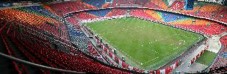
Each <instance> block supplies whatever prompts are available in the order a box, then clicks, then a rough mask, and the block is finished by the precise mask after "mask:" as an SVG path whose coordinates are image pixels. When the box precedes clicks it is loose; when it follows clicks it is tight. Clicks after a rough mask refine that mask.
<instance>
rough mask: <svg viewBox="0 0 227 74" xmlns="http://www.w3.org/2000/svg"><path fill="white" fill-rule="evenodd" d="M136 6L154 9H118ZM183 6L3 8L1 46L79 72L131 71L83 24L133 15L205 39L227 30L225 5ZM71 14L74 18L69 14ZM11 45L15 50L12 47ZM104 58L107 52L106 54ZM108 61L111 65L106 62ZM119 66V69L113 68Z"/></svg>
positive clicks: (115, 3)
mask: <svg viewBox="0 0 227 74" xmlns="http://www.w3.org/2000/svg"><path fill="white" fill-rule="evenodd" d="M199 4H201V5H199ZM137 5H139V6H144V7H148V8H150V9H142V8H134V9H133V8H130V9H129V8H128V9H127V8H115V7H119V6H120V7H121V6H128V7H130V6H137ZM183 5H184V2H182V1H176V2H174V3H173V5H172V6H169V7H168V6H167V3H166V2H165V1H164V0H140V1H139V0H78V1H68V2H62V3H53V4H50V5H45V6H28V7H21V8H13V9H4V10H0V36H1V40H0V42H1V43H2V44H3V45H1V46H4V47H2V48H4V49H6V50H3V51H5V53H7V54H8V55H11V56H16V53H15V52H13V51H15V50H14V48H16V49H17V50H18V51H20V52H21V53H23V55H24V56H25V57H26V58H27V59H28V60H29V61H31V62H34V63H37V64H42V65H47V66H51V67H55V68H62V69H67V70H75V71H78V72H88V73H89V72H91V73H116V74H118V73H126V74H127V73H129V72H130V71H129V66H130V65H129V64H127V63H126V62H124V61H123V60H122V59H121V58H120V57H119V56H118V55H116V54H114V52H112V49H110V48H108V46H107V48H105V49H103V50H102V51H99V50H98V49H96V47H95V46H93V45H92V44H91V41H90V40H89V39H88V37H87V36H86V35H85V33H84V32H83V31H82V30H81V21H92V20H93V19H100V18H101V19H103V17H110V18H111V17H114V16H122V15H126V14H127V13H129V15H130V16H132V17H137V18H141V19H145V20H150V21H154V22H158V23H163V24H165V25H170V26H173V27H176V28H181V29H185V30H190V31H193V32H197V33H201V34H204V35H207V36H212V35H219V34H221V33H223V32H226V31H227V28H226V25H223V24H221V23H218V22H222V23H226V22H227V20H226V19H227V18H226V16H227V13H226V9H227V8H226V7H221V6H219V5H216V4H206V3H198V4H197V5H195V7H194V9H193V10H182V9H183ZM100 8H101V9H100ZM151 9H154V10H151ZM156 10H165V11H156ZM166 11H167V12H166ZM175 11H177V13H176V12H175ZM178 11H179V12H178ZM170 12H173V13H170ZM69 13H71V14H70V15H68V14H69ZM178 13H181V14H178ZM182 14H184V15H182ZM185 14H186V15H190V16H196V17H199V18H200V17H205V18H206V19H211V20H214V21H216V22H213V21H210V20H204V19H198V18H194V17H189V16H186V15H185ZM56 15H58V16H56ZM59 16H60V17H59ZM63 16H64V17H63ZM60 18H64V19H65V20H66V21H68V22H69V23H70V25H68V24H65V21H63V20H62V19H60ZM59 19H60V20H59ZM6 21H7V23H6ZM25 27H27V28H29V29H32V30H34V31H36V33H33V32H29V31H30V30H26V29H27V28H26V29H24V28H25ZM82 27H83V26H82ZM15 29H17V30H15ZM27 31H28V32H27ZM88 31H90V30H88ZM90 32H91V31H90ZM38 33H42V34H44V35H47V36H50V37H51V39H48V38H45V37H42V36H39V34H38ZM6 34H7V35H6ZM35 34H37V35H35ZM92 35H94V34H91V36H92ZM52 38H53V39H59V41H63V42H65V43H66V44H69V43H70V44H72V45H75V46H76V47H77V49H75V48H72V47H69V46H67V45H65V44H61V43H58V45H56V46H55V42H51V41H54V40H53V39H52ZM69 41H70V42H69ZM220 41H221V43H222V44H223V48H222V50H221V51H220V54H221V53H222V52H227V51H226V50H225V49H226V47H227V46H226V44H227V42H226V36H225V37H223V38H221V40H220ZM96 43H97V44H98V45H100V44H102V43H101V41H100V40H99V38H98V37H97V42H96ZM12 44H14V46H15V47H11V46H12ZM70 44H69V45H70ZM61 47H62V48H61ZM64 48H65V49H64ZM68 51H70V52H68ZM103 54H107V56H104V55H103ZM107 57H110V58H111V59H112V60H113V61H108V58H107ZM106 62H107V63H108V64H103V63H106ZM115 62H116V63H117V65H116V64H114V63H115ZM225 64H226V60H225V59H223V57H221V56H218V57H217V60H216V61H215V63H214V64H213V66H212V68H211V71H215V70H218V72H217V73H222V70H226V68H223V67H224V65H225ZM8 65H10V66H12V68H13V70H12V71H14V72H15V73H19V74H22V73H24V72H26V67H27V66H23V65H20V64H17V63H15V62H14V61H10V64H8ZM112 66H114V67H112ZM117 66H120V67H121V68H120V67H117ZM119 68H120V69H119ZM167 69H168V67H167V68H166V70H167ZM219 69H220V70H219ZM36 70H37V71H39V72H41V73H47V74H48V73H50V71H49V70H43V69H36ZM133 70H134V71H137V72H139V73H144V70H141V69H137V68H135V67H133ZM157 71H160V70H157ZM14 72H13V73H14ZM168 72H169V70H168ZM215 73H216V72H215Z"/></svg>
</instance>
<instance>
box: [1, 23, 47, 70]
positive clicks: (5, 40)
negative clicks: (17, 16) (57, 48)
mask: <svg viewBox="0 0 227 74" xmlns="http://www.w3.org/2000/svg"><path fill="white" fill-rule="evenodd" d="M9 28H10V26H9V25H7V26H5V27H4V28H1V30H2V31H1V32H0V52H1V53H4V54H7V55H10V56H13V57H16V58H19V59H22V60H26V61H29V60H28V58H27V57H26V56H25V54H23V53H22V52H21V51H20V50H19V49H18V47H16V46H15V44H14V43H13V42H12V40H11V39H10V37H8V36H7V35H6V34H5V33H6V32H7V31H8V30H7V29H9ZM0 59H1V61H0V73H1V74H48V73H50V72H49V71H47V70H42V69H39V68H36V67H33V66H28V65H26V64H21V63H17V62H15V61H12V60H9V59H6V58H5V57H2V56H0Z"/></svg>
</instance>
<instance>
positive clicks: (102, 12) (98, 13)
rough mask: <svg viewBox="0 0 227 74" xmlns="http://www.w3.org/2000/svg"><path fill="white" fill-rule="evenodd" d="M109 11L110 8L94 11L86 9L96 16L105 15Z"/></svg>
mask: <svg viewBox="0 0 227 74" xmlns="http://www.w3.org/2000/svg"><path fill="white" fill-rule="evenodd" d="M110 11H111V9H103V10H94V11H88V13H90V14H94V15H96V16H101V17H103V16H106V14H108V13H109V12H110Z"/></svg>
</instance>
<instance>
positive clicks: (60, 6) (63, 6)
mask: <svg viewBox="0 0 227 74" xmlns="http://www.w3.org/2000/svg"><path fill="white" fill-rule="evenodd" d="M50 7H51V8H52V9H53V10H54V11H55V12H56V13H57V14H58V15H59V16H63V15H66V14H68V13H72V12H76V11H80V10H86V9H89V8H91V9H93V7H91V6H87V4H85V3H83V2H80V1H75V2H74V1H72V2H64V3H56V4H51V5H50Z"/></svg>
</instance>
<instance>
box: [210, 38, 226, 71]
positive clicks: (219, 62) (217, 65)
mask: <svg viewBox="0 0 227 74" xmlns="http://www.w3.org/2000/svg"><path fill="white" fill-rule="evenodd" d="M220 41H221V43H222V45H223V48H222V49H221V50H220V51H219V53H218V55H219V56H217V57H216V60H215V62H214V63H213V64H212V66H211V68H210V73H225V72H226V70H227V68H226V64H227V60H226V57H223V56H222V54H224V53H226V52H227V36H223V37H222V38H221V40H220Z"/></svg>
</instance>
